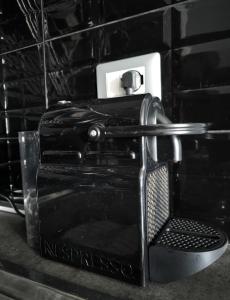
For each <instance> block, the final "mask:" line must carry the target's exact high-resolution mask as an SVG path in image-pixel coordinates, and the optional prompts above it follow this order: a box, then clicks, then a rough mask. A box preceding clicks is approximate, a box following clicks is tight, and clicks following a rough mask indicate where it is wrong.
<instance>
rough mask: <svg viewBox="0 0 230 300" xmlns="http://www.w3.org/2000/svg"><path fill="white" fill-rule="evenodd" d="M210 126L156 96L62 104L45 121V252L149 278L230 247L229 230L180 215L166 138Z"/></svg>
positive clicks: (176, 142) (40, 191) (193, 268)
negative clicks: (184, 118) (173, 118)
mask: <svg viewBox="0 0 230 300" xmlns="http://www.w3.org/2000/svg"><path fill="white" fill-rule="evenodd" d="M208 130H209V128H208V127H207V125H206V124H200V123H199V124H172V123H171V122H170V120H169V119H168V118H167V117H166V116H165V114H164V110H163V108H162V105H161V102H160V101H159V100H158V99H157V98H154V97H152V96H151V95H150V94H144V95H131V96H125V97H121V98H113V99H104V100H103V99H96V100H95V101H91V102H90V103H88V104H84V105H72V104H71V103H68V102H63V103H59V104H58V105H56V106H55V107H53V108H51V109H50V110H49V111H47V112H46V113H45V114H44V115H43V117H42V119H41V122H40V126H39V140H40V163H39V168H38V174H37V206H36V209H37V213H36V214H34V215H36V218H37V224H38V225H37V226H38V228H37V230H38V240H39V245H38V248H39V250H40V252H41V254H42V255H43V256H45V257H48V258H51V259H54V260H58V261H61V262H65V263H68V264H71V265H74V266H76V267H80V268H83V269H85V270H89V271H94V272H97V273H100V274H104V275H107V276H111V277H114V278H117V279H120V280H122V281H126V282H130V283H134V284H138V285H143V286H144V285H145V284H146V283H147V282H149V281H157V282H169V281H172V280H177V279H180V278H183V277H186V276H188V275H192V274H194V273H196V272H198V271H200V270H202V269H204V268H206V267H207V266H209V265H210V264H212V263H213V262H214V261H216V260H217V259H218V258H219V257H220V256H221V255H222V254H223V253H224V251H225V250H226V248H227V238H226V235H225V234H224V233H222V232H221V231H219V230H217V229H214V228H212V227H211V226H209V225H207V224H203V223H200V222H197V221H193V220H188V219H183V218H174V217H173V214H172V212H171V208H170V190H171V188H170V185H169V182H170V180H169V179H170V177H171V175H172V174H171V172H169V169H170V168H169V163H168V162H167V161H159V158H158V151H157V150H158V145H157V142H158V141H157V137H158V136H161V137H163V136H170V139H171V142H172V147H173V151H172V152H173V154H172V158H173V161H174V163H178V162H179V161H180V160H181V159H182V149H181V142H180V138H179V136H182V135H200V134H207V132H208Z"/></svg>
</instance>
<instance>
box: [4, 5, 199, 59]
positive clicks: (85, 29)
mask: <svg viewBox="0 0 230 300" xmlns="http://www.w3.org/2000/svg"><path fill="white" fill-rule="evenodd" d="M41 1H42V3H43V0H41ZM195 2H197V0H185V1H182V2H178V3H174V4H170V5H165V6H163V7H159V8H156V9H152V10H148V11H146V12H141V13H138V14H135V15H132V16H129V17H124V18H120V19H116V20H113V21H109V22H106V23H101V24H98V25H95V26H92V27H89V28H84V29H81V30H75V31H73V32H70V33H66V34H62V35H59V36H55V37H53V38H50V39H45V37H44V40H42V42H39V43H34V44H32V45H28V46H25V47H21V48H18V49H12V50H9V51H6V52H3V53H1V54H0V56H3V55H7V54H10V53H13V52H18V51H21V50H24V49H28V48H31V47H34V46H39V45H41V44H43V43H44V42H46V43H48V42H52V41H55V40H59V39H62V38H65V37H69V36H72V35H75V34H81V33H84V32H89V31H93V30H97V29H100V28H104V27H108V26H111V25H114V24H118V23H121V22H125V21H129V20H133V19H136V18H139V17H142V16H147V15H150V14H152V13H157V12H161V11H165V10H169V9H171V8H175V7H179V6H180V5H182V4H184V3H189V4H190V3H195ZM43 12H44V10H43V7H42V14H43ZM42 18H44V14H43V16H42ZM43 25H44V24H43ZM43 28H44V27H43ZM43 28H42V29H43ZM43 34H44V32H43Z"/></svg>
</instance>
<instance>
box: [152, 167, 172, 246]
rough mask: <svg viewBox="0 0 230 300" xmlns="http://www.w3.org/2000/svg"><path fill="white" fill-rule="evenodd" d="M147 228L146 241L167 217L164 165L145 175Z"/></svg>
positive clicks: (153, 235) (158, 229) (166, 172)
mask: <svg viewBox="0 0 230 300" xmlns="http://www.w3.org/2000/svg"><path fill="white" fill-rule="evenodd" d="M146 201H147V230H148V233H147V234H148V242H150V241H152V239H153V238H154V237H155V236H156V235H157V233H158V232H159V231H160V229H161V228H162V226H163V225H164V224H165V222H166V221H167V219H168V217H169V178H168V168H167V166H166V165H162V166H159V167H158V168H156V169H155V170H153V171H151V172H149V173H148V175H147V180H146Z"/></svg>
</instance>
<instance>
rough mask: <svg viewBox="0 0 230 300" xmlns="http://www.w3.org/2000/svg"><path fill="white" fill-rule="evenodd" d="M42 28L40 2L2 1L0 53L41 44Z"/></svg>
mask: <svg viewBox="0 0 230 300" xmlns="http://www.w3.org/2000/svg"><path fill="white" fill-rule="evenodd" d="M41 26H42V24H41V4H40V0H34V1H25V0H14V1H2V7H1V14H0V53H3V52H6V51H10V50H15V49H19V48H22V47H24V46H28V45H32V44H34V43H37V42H40V41H41V39H42V28H41Z"/></svg>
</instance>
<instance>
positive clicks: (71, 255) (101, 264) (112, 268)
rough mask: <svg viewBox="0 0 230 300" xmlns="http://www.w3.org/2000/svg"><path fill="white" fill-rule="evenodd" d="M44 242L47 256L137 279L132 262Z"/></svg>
mask: <svg viewBox="0 0 230 300" xmlns="http://www.w3.org/2000/svg"><path fill="white" fill-rule="evenodd" d="M42 244H43V247H42V248H43V249H42V251H43V254H44V255H45V256H49V257H51V258H52V257H53V258H56V259H60V260H64V261H66V262H69V263H72V264H75V265H77V266H79V267H83V268H87V269H92V270H95V271H96V270H99V271H102V272H108V273H110V274H113V275H117V276H119V277H120V276H121V277H123V278H125V279H129V280H133V279H135V272H134V266H132V265H131V264H123V263H121V262H119V261H117V260H114V259H110V258H108V257H105V256H100V255H97V254H94V253H92V252H90V251H86V250H82V249H76V248H73V247H67V245H65V244H63V245H60V244H59V245H57V244H56V243H54V242H48V241H47V240H43V243H42Z"/></svg>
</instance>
